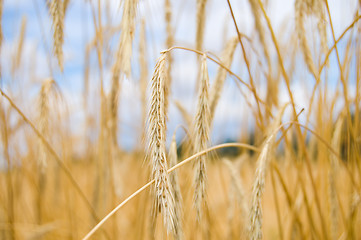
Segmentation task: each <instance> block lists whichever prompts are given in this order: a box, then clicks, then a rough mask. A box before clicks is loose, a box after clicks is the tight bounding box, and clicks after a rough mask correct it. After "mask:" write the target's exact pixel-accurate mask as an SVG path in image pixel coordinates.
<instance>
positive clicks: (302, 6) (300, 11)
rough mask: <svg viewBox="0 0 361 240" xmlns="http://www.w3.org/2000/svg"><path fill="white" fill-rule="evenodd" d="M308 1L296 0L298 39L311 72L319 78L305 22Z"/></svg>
mask: <svg viewBox="0 0 361 240" xmlns="http://www.w3.org/2000/svg"><path fill="white" fill-rule="evenodd" d="M306 4H307V3H306V2H305V1H303V0H296V1H295V24H296V31H297V35H298V39H299V41H300V44H301V49H302V54H303V57H304V59H305V62H306V65H307V68H308V70H309V71H310V73H311V74H312V75H313V76H314V77H315V79H317V70H316V67H315V64H314V62H313V59H312V54H311V50H310V46H309V45H308V41H307V36H306V30H305V26H304V25H303V24H304V18H305V14H306V11H307V5H306Z"/></svg>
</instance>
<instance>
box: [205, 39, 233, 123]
mask: <svg viewBox="0 0 361 240" xmlns="http://www.w3.org/2000/svg"><path fill="white" fill-rule="evenodd" d="M237 44H238V38H237V37H233V38H231V39H230V40H229V41H228V42H227V44H226V47H225V49H224V50H223V53H222V56H221V62H222V63H223V64H224V66H225V67H227V68H230V67H231V64H232V60H233V55H234V51H235V50H236V47H237ZM226 77H227V72H226V70H225V69H224V68H222V67H220V68H218V72H217V76H216V78H215V80H214V83H213V85H212V87H211V90H210V98H209V99H210V104H209V107H210V116H211V122H212V120H213V118H214V113H215V111H216V107H217V104H218V100H219V98H220V96H221V93H222V89H223V85H224V81H225V80H226Z"/></svg>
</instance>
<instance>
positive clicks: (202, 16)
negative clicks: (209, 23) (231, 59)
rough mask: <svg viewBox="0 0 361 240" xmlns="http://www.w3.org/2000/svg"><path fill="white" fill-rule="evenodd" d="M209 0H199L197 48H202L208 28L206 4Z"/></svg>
mask: <svg viewBox="0 0 361 240" xmlns="http://www.w3.org/2000/svg"><path fill="white" fill-rule="evenodd" d="M207 2H208V1H207V0H197V32H196V49H197V50H200V51H201V50H202V45H203V38H204V30H205V29H206V27H205V24H206V13H205V12H206V5H207Z"/></svg>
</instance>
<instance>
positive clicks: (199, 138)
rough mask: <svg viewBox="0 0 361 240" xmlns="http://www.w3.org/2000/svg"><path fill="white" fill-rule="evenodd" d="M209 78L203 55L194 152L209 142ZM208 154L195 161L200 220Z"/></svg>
mask: <svg viewBox="0 0 361 240" xmlns="http://www.w3.org/2000/svg"><path fill="white" fill-rule="evenodd" d="M208 88H209V78H208V69H207V59H206V56H205V55H203V58H202V65H201V86H200V89H199V95H198V105H197V114H196V118H195V124H194V128H193V131H194V133H193V134H194V139H195V140H194V152H196V153H197V152H200V151H203V150H205V149H207V146H208V144H209V123H210V111H209V100H208ZM206 158H207V156H206V155H202V156H200V157H198V158H197V159H196V161H195V179H194V184H195V193H194V204H195V207H196V210H197V217H198V220H200V217H201V206H202V202H203V201H205V200H206V184H207V173H206Z"/></svg>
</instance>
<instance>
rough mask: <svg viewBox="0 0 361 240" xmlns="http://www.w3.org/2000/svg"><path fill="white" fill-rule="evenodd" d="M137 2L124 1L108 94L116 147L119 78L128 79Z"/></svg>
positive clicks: (113, 138)
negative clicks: (123, 76) (122, 75)
mask: <svg viewBox="0 0 361 240" xmlns="http://www.w3.org/2000/svg"><path fill="white" fill-rule="evenodd" d="M137 3H138V1H137V0H125V1H124V6H123V16H122V22H121V29H122V32H121V34H120V41H119V45H118V49H117V51H116V56H115V63H114V65H113V68H112V87H111V92H110V101H109V104H110V107H109V108H110V131H111V134H112V141H113V145H114V146H115V145H116V142H117V140H116V133H117V119H118V99H119V92H120V83H119V81H120V76H121V73H123V74H124V75H125V76H126V77H127V78H130V73H131V57H132V42H133V38H134V32H135V16H136V10H137Z"/></svg>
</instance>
